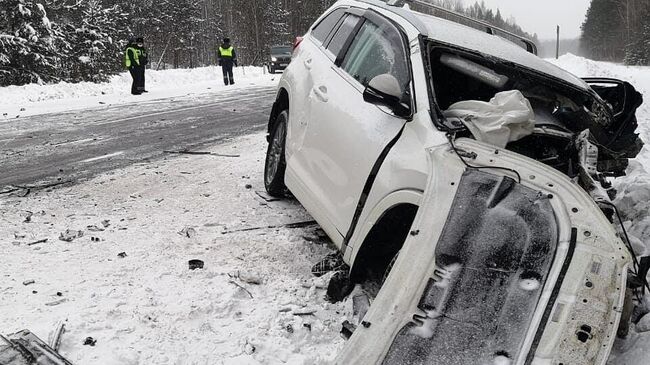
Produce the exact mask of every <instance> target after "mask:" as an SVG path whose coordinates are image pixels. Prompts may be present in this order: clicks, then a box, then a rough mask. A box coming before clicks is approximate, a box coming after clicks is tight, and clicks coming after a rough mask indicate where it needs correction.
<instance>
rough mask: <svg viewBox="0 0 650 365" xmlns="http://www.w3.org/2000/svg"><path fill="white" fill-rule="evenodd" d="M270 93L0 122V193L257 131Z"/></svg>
mask: <svg viewBox="0 0 650 365" xmlns="http://www.w3.org/2000/svg"><path fill="white" fill-rule="evenodd" d="M274 95H275V88H274V87H273V86H248V87H246V88H234V89H227V90H222V91H220V92H213V93H207V94H200V95H191V96H181V97H173V98H166V99H159V100H153V101H142V102H139V103H136V104H126V105H115V106H103V107H100V108H97V107H96V106H95V107H93V108H91V109H86V110H80V111H76V112H67V113H57V114H47V115H37V116H32V117H25V118H19V119H13V120H7V121H4V122H0V166H2V167H3V174H2V175H0V191H2V190H3V186H9V185H33V184H35V183H37V181H39V180H47V181H49V182H51V181H74V180H78V179H80V178H85V177H88V176H92V175H95V174H97V173H101V172H104V171H106V170H108V169H112V168H117V167H123V166H126V165H128V164H131V163H134V162H138V161H145V160H148V159H150V158H156V157H159V156H160V155H162V154H163V153H164V152H163V151H175V150H183V149H195V148H199V147H198V146H201V145H205V144H209V143H214V142H215V141H220V140H223V139H224V138H227V137H232V136H237V135H243V134H248V133H251V132H254V131H259V130H263V129H264V128H265V127H266V125H267V123H268V115H269V112H270V110H271V105H272V103H273V100H274ZM57 179H59V180H57Z"/></svg>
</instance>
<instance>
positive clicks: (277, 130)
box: [264, 110, 289, 197]
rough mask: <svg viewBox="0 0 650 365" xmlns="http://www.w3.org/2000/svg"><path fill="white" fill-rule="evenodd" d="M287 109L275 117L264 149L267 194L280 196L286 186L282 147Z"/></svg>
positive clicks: (284, 138)
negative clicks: (267, 143) (267, 145)
mask: <svg viewBox="0 0 650 365" xmlns="http://www.w3.org/2000/svg"><path fill="white" fill-rule="evenodd" d="M288 121H289V111H288V110H283V111H282V112H281V113H280V114H279V115H278V117H277V118H276V119H275V127H274V128H273V133H272V135H271V140H270V141H269V147H268V149H267V150H266V162H265V163H264V186H265V187H266V191H267V192H268V193H269V195H271V196H274V197H282V196H284V195H285V193H286V190H287V187H286V186H285V185H284V172H285V170H286V168H287V163H286V161H285V159H284V147H285V144H286V139H287V123H288Z"/></svg>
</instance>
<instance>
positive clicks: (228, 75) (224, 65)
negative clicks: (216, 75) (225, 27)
mask: <svg viewBox="0 0 650 365" xmlns="http://www.w3.org/2000/svg"><path fill="white" fill-rule="evenodd" d="M217 58H218V61H219V66H221V70H222V71H223V83H224V84H226V85H233V84H234V83H235V79H234V77H233V75H232V68H233V66H237V55H236V54H235V48H234V47H233V46H232V45H231V44H230V38H227V37H226V38H224V39H223V44H222V45H221V47H219V50H218V52H217Z"/></svg>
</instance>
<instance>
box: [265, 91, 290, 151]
mask: <svg viewBox="0 0 650 365" xmlns="http://www.w3.org/2000/svg"><path fill="white" fill-rule="evenodd" d="M285 109H289V92H288V91H287V89H286V88H284V87H280V88H279V90H278V93H277V96H276V98H275V102H274V103H273V107H272V108H271V115H270V116H269V124H268V129H267V136H266V140H267V141H268V140H269V139H270V134H271V133H273V129H274V128H275V121H276V119H277V118H278V115H280V113H281V112H282V111H283V110H285Z"/></svg>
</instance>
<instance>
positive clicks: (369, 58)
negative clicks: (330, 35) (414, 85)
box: [341, 20, 410, 95]
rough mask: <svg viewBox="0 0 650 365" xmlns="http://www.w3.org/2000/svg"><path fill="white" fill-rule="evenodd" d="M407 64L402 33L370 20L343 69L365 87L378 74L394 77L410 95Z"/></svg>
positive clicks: (352, 45) (354, 44) (404, 92)
mask: <svg viewBox="0 0 650 365" xmlns="http://www.w3.org/2000/svg"><path fill="white" fill-rule="evenodd" d="M407 62H408V59H407V57H406V51H405V50H404V46H403V40H402V38H401V36H400V34H399V33H397V32H396V31H395V30H394V29H392V28H389V27H382V26H378V25H376V24H375V23H373V22H371V21H368V20H366V21H365V22H364V24H363V25H362V26H361V29H359V32H358V33H357V35H356V36H355V38H354V40H353V41H352V44H351V45H350V48H349V50H348V52H347V54H346V55H345V58H344V59H343V63H342V64H341V68H342V69H343V70H345V71H346V72H347V73H348V74H350V75H351V76H352V77H354V78H355V79H356V80H357V81H359V82H360V83H361V84H363V85H364V86H368V83H369V82H370V80H372V78H373V77H375V76H377V75H381V74H386V73H387V74H391V75H393V76H395V78H396V79H397V81H398V82H399V84H400V86H401V88H402V93H403V95H406V94H407V93H408V92H409V83H410V72H409V68H408V63H407Z"/></svg>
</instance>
